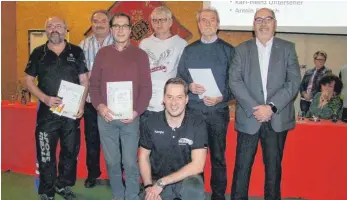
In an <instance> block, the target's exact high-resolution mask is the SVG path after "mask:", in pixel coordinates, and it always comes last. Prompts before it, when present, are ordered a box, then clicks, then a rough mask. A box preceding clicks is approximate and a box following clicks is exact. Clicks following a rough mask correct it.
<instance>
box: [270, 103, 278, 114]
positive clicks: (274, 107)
mask: <svg viewBox="0 0 347 200" xmlns="http://www.w3.org/2000/svg"><path fill="white" fill-rule="evenodd" d="M268 105H269V106H270V107H271V110H272V112H273V113H277V108H276V106H275V105H274V104H273V103H272V102H270V103H269V104H268Z"/></svg>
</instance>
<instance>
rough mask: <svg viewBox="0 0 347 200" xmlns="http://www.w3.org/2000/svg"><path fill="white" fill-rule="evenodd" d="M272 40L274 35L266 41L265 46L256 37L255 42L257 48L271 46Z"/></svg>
mask: <svg viewBox="0 0 347 200" xmlns="http://www.w3.org/2000/svg"><path fill="white" fill-rule="evenodd" d="M273 41H274V37H272V38H271V39H270V40H269V41H267V42H266V44H265V46H264V45H263V44H262V43H261V42H260V40H259V39H258V38H256V44H257V47H258V48H271V47H272V43H273Z"/></svg>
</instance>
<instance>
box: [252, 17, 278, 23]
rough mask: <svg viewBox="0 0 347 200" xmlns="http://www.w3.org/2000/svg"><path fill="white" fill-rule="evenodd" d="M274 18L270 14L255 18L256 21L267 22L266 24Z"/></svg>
mask: <svg viewBox="0 0 347 200" xmlns="http://www.w3.org/2000/svg"><path fill="white" fill-rule="evenodd" d="M273 20H274V18H273V17H271V16H268V17H265V18H262V17H257V18H255V19H254V23H256V24H262V23H264V22H265V24H268V23H271V22H272V21H273Z"/></svg>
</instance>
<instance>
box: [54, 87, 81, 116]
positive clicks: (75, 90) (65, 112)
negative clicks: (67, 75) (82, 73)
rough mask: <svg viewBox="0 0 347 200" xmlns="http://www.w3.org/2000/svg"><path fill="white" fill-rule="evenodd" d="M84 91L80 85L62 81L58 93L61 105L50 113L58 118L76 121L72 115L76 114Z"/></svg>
mask: <svg viewBox="0 0 347 200" xmlns="http://www.w3.org/2000/svg"><path fill="white" fill-rule="evenodd" d="M84 89H85V88H84V86H82V85H78V84H75V83H70V82H68V81H64V80H62V81H61V83H60V87H59V91H58V97H60V98H62V103H61V104H60V105H59V106H58V107H56V108H52V109H51V111H52V112H53V113H55V114H57V115H60V116H64V117H68V118H71V119H76V117H74V115H76V114H77V113H78V110H79V107H80V104H81V100H82V97H83V93H84Z"/></svg>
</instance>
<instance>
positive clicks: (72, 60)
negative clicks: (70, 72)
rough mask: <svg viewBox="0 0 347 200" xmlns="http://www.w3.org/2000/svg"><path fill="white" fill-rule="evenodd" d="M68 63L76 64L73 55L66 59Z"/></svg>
mask: <svg viewBox="0 0 347 200" xmlns="http://www.w3.org/2000/svg"><path fill="white" fill-rule="evenodd" d="M66 60H67V61H69V62H75V61H76V60H75V58H74V57H73V55H72V53H70V55H69V57H67V58H66Z"/></svg>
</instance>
